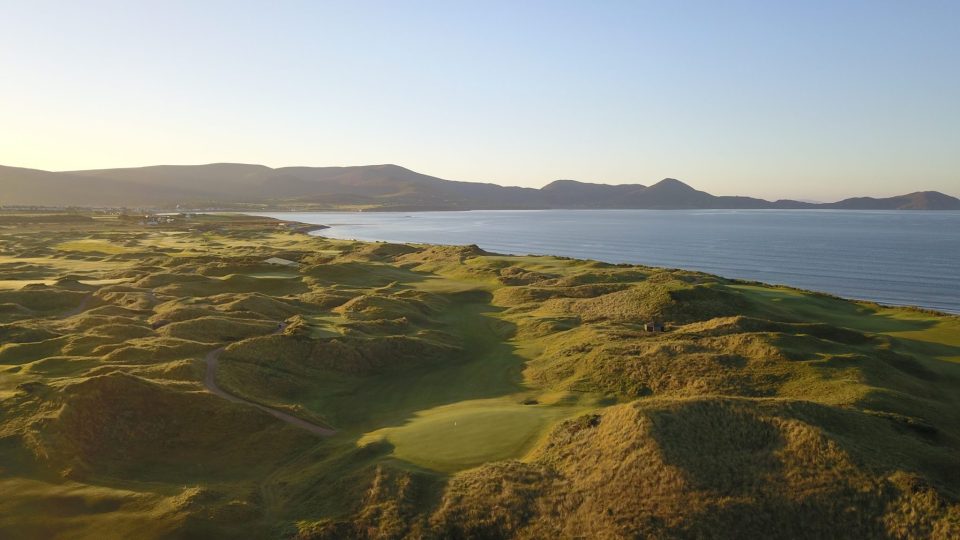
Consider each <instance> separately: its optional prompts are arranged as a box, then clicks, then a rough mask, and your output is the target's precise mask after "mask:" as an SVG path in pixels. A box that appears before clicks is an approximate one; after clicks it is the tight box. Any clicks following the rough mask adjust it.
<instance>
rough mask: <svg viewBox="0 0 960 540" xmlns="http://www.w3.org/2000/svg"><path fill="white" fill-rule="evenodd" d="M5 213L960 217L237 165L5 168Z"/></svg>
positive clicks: (882, 203)
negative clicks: (112, 209) (706, 212)
mask: <svg viewBox="0 0 960 540" xmlns="http://www.w3.org/2000/svg"><path fill="white" fill-rule="evenodd" d="M0 186H2V187H3V190H2V192H0V204H5V205H37V206H80V207H104V206H133V207H161V208H162V207H171V206H175V205H178V204H179V205H181V206H187V207H210V206H214V207H223V208H237V207H250V206H256V207H258V208H264V207H267V208H271V209H292V208H298V209H316V210H321V209H354V210H402V211H408V210H482V209H491V210H492V209H497V210H500V209H548V208H596V209H602V208H640V209H663V210H671V209H691V208H698V209H706V208H729V209H732V208H746V209H763V208H767V209H777V208H780V209H802V208H828V209H851V210H960V199H957V198H955V197H951V196H949V195H945V194H943V193H938V192H935V191H925V192H916V193H910V194H906V195H900V196H897V197H890V198H872V197H857V198H852V199H845V200H842V201H838V202H834V203H826V204H814V203H808V202H800V201H791V200H781V201H773V202H771V201H766V200H763V199H757V198H753V197H731V196H716V195H712V194H710V193H707V192H704V191H699V190H696V189H694V188H693V187H691V186H689V185H687V184H685V183H683V182H681V181H679V180H675V179H672V178H667V179H664V180H661V181H660V182H657V183H655V184H653V185H651V186H645V185H641V184H624V185H608V184H591V183H585V182H578V181H575V180H557V181H555V182H551V183H550V184H547V185H546V186H544V187H542V188H540V189H533V188H522V187H506V186H499V185H496V184H490V183H479V182H460V181H453V180H444V179H442V178H437V177H434V176H428V175H425V174H421V173H418V172H414V171H411V170H409V169H405V168H403V167H400V166H397V165H366V166H356V167H281V168H276V169H273V168H270V167H265V166H263V165H246V164H238V163H216V164H209V165H161V166H154V167H138V168H125V169H99V170H86V171H66V172H50V171H41V170H34V169H23V168H17V167H4V166H0Z"/></svg>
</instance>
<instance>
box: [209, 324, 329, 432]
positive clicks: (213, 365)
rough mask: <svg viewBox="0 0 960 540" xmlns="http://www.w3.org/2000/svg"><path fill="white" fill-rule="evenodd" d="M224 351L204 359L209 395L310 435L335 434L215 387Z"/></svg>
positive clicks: (279, 329) (213, 351)
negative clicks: (244, 406) (282, 422)
mask: <svg viewBox="0 0 960 540" xmlns="http://www.w3.org/2000/svg"><path fill="white" fill-rule="evenodd" d="M286 327H287V325H286V324H285V323H281V324H280V326H279V328H277V330H276V331H274V332H273V333H274V334H279V333H280V332H283V330H284V328H286ZM224 349H226V346H223V347H220V348H217V349H214V350H212V351H210V352H208V353H207V356H206V357H205V358H204V361H205V362H206V365H207V372H206V374H205V375H204V377H203V385H204V386H206V387H207V390H208V391H210V393H211V394H214V395H217V396H220V397H222V398H223V399H226V400H228V401H232V402H234V403H243V404H245V405H250V406H251V407H256V408H258V409H260V410H261V411H263V412H265V413H267V414H269V415H271V416H273V417H274V418H277V419H278V420H282V421H284V422H286V423H288V424H290V425H291V426H296V427H298V428H302V429H305V430H307V431H309V432H310V433H313V434H315V435H320V436H321V437H329V436H331V435H334V434H335V433H336V431H335V430H332V429H330V428H326V427H323V426H320V425H317V424H314V423H312V422H307V421H306V420H304V419H302V418H297V417H296V416H293V415H292V414H287V413H285V412H281V411H278V410H276V409H271V408H270V407H267V406H266V405H261V404H259V403H255V402H253V401H250V400H247V399H243V398H241V397H238V396H235V395H233V394H230V393H228V392H226V391H225V390H224V389H222V388H220V386H219V385H217V367H218V366H219V364H220V355H221V354H222V353H223V350H224Z"/></svg>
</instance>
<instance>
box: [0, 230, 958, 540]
mask: <svg viewBox="0 0 960 540" xmlns="http://www.w3.org/2000/svg"><path fill="white" fill-rule="evenodd" d="M0 217H5V216H0ZM141 221H142V220H138V219H112V220H106V219H96V220H94V219H89V218H88V217H86V216H76V215H67V214H63V215H61V217H58V218H56V219H54V218H52V217H49V216H48V217H37V218H30V219H26V218H25V217H23V216H20V217H18V218H16V219H14V220H12V221H11V220H10V219H0V227H5V228H3V229H0V247H2V248H3V250H4V254H5V255H4V256H3V257H0V281H2V282H3V283H13V285H9V286H8V285H4V286H2V287H0V490H2V491H3V492H4V493H5V494H6V495H5V496H4V497H0V537H4V538H6V537H11V538H49V537H58V536H62V537H71V538H102V537H105V536H121V537H141V538H165V537H184V538H191V537H248V538H277V537H296V538H302V539H320V538H397V539H400V538H409V539H419V538H544V537H556V538H587V537H589V538H638V537H651V538H688V537H696V538H709V537H739V538H755V537H782V538H790V537H797V538H810V537H818V538H823V537H857V538H872V537H877V538H954V537H957V536H958V535H960V503H958V497H960V459H958V457H957V456H960V428H958V426H960V398H958V397H957V396H958V393H957V387H958V384H960V337H958V336H960V318H957V317H951V316H946V315H943V314H937V313H932V312H924V311H919V310H911V309H903V308H888V307H881V306H877V305H874V304H869V303H863V302H850V301H846V300H843V299H839V298H835V297H831V296H828V295H822V294H816V293H810V292H806V291H799V290H795V289H789V288H784V287H769V286H765V285H762V284H755V283H741V282H734V281H730V280H724V279H721V278H718V277H715V276H709V275H705V274H700V273H696V272H686V271H680V270H662V269H654V268H646V267H640V266H631V265H611V264H605V263H599V262H595V261H580V260H574V259H566V258H561V257H512V256H501V255H496V254H491V253H487V252H485V251H483V250H482V249H480V248H478V247H477V246H421V245H403V244H389V243H358V242H347V241H336V240H328V239H323V238H319V237H313V236H309V235H306V234H303V233H302V232H300V231H299V229H297V228H291V227H278V226H277V223H276V222H274V221H271V220H267V219H263V218H250V217H238V216H203V215H199V216H191V217H189V218H188V217H183V216H181V217H177V218H176V219H175V220H174V221H173V222H172V223H170V224H166V225H161V226H147V225H144V224H142V223H141ZM7 254H10V255H7ZM268 261H272V262H268ZM286 261H289V262H286ZM14 285H15V286H14ZM221 348H222V349H221ZM215 351H216V354H213V353H214V352H215ZM221 351H222V352H221ZM211 356H213V357H216V359H217V361H216V362H215V363H214V364H212V365H214V366H215V369H214V371H213V372H212V376H213V378H214V381H215V382H216V384H217V385H218V388H220V389H221V390H222V391H223V392H225V393H226V395H227V397H229V398H230V399H226V398H224V397H223V395H222V394H216V393H212V392H210V391H209V386H208V385H207V379H206V377H207V374H208V369H211V368H210V366H211V364H210V360H209V359H210V358H211ZM235 400H246V402H244V401H240V402H238V401H235ZM258 407H265V408H266V409H263V408H258ZM272 412H281V413H286V414H289V415H292V416H293V417H295V419H300V420H303V421H306V422H310V423H313V424H317V425H321V426H330V427H332V428H335V429H336V434H335V435H333V436H331V437H318V435H317V433H314V432H310V431H307V430H305V429H302V428H301V427H297V426H296V425H294V424H291V423H285V422H283V421H281V420H279V419H278V418H277V417H276V416H274V415H273V414H272Z"/></svg>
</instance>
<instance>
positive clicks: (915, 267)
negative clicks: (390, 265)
mask: <svg viewBox="0 0 960 540" xmlns="http://www.w3.org/2000/svg"><path fill="white" fill-rule="evenodd" d="M259 215H264V216H271V217H275V218H279V219H287V220H295V221H300V222H304V223H310V224H319V225H326V226H329V227H330V228H329V229H323V230H319V231H316V232H315V233H314V234H317V235H320V236H326V237H330V238H341V239H356V240H371V241H376V240H382V241H387V242H416V243H430V244H476V245H478V246H480V247H481V248H483V249H485V250H488V251H493V252H497V253H509V254H524V255H525V254H537V255H561V256H566V257H576V258H585V259H595V260H600V261H606V262H611V263H638V264H643V265H648V266H659V267H668V268H683V269H687V270H699V271H703V272H709V273H711V274H717V275H720V276H724V277H729V278H738V279H746V280H755V281H762V282H766V283H771V284H784V285H790V286H793V287H799V288H802V289H808V290H814V291H821V292H826V293H831V294H835V295H838V296H843V297H847V298H855V299H863V300H872V301H874V302H878V303H881V304H891V305H910V306H919V307H924V308H929V309H935V310H940V311H945V312H951V313H960V212H936V211H847V210H476V211H467V212H305V213H300V212H277V213H262V214H259Z"/></svg>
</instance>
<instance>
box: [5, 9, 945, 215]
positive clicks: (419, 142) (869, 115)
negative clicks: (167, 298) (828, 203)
mask: <svg viewBox="0 0 960 540" xmlns="http://www.w3.org/2000/svg"><path fill="white" fill-rule="evenodd" d="M224 161H232V162H244V163H262V164H265V165H270V166H285V165H361V164H374V163H396V164H399V165H403V166H406V167H409V168H411V169H414V170H417V171H420V172H424V173H428V174H432V175H434V176H440V177H443V178H449V179H457V180H476V181H489V182H496V183H500V184H509V185H525V186H534V187H538V186H541V185H543V184H545V183H547V182H549V181H551V180H554V179H558V178H572V179H577V180H584V181H597V182H608V183H626V182H639V183H645V184H649V183H653V182H655V181H657V180H659V179H661V178H664V177H674V178H679V179H681V180H684V181H686V182H688V183H690V184H691V185H693V186H695V187H697V188H700V189H704V190H707V191H710V192H713V193H715V194H722V195H733V194H744V195H755V196H762V197H767V198H779V197H791V198H803V199H814V200H832V199H836V198H840V197H843V196H848V195H855V194H856V195H859V194H871V195H892V194H898V193H904V192H909V191H916V190H919V189H935V190H940V191H944V192H947V193H951V194H954V195H960V2H958V1H956V0H946V1H937V0H917V1H906V0H897V1H884V0H869V1H847V0H830V1H815V0H810V1H803V2H781V1H767V0H763V1H754V2H742V1H735V0H734V1H726V0H725V1H714V0H710V1H683V0H676V1H674V0H663V1H659V2H643V1H639V0H637V1H630V2H615V1H601V2H596V1H586V0H584V1H582V2H565V1H560V0H553V1H543V2H540V1H522V0H512V1H507V2H494V1H491V0H482V1H450V0H447V1H438V2H417V1H400V0H394V1H384V2H368V1H360V0H350V1H344V2H339V1H336V2H334V1H319V0H317V1H311V2H292V1H288V2H284V1H254V2H250V1H239V0H232V1H222V2H219V1H204V0H190V1H171V0H164V1H147V0H138V1H129V0H125V1H117V2H103V1H80V0H68V1H63V2H53V1H47V0H0V164H4V165H15V166H22V167H34V168H41V169H49V170H69V169H82V168H106V167H121V166H140V165H153V164H195V163H209V162H224Z"/></svg>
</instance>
